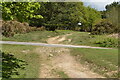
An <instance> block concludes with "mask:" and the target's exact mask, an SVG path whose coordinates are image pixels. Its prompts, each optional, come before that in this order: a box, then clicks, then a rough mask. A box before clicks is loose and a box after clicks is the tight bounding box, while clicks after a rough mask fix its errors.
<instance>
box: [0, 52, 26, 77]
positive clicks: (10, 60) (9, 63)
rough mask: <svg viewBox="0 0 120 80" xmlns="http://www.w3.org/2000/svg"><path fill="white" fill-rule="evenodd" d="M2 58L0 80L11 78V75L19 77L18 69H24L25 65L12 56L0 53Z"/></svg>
mask: <svg viewBox="0 0 120 80" xmlns="http://www.w3.org/2000/svg"><path fill="white" fill-rule="evenodd" d="M0 54H1V55H2V56H0V57H2V78H11V77H12V75H19V72H18V69H25V66H26V65H27V63H26V62H25V61H23V60H20V59H17V58H15V57H14V55H12V54H9V53H4V52H1V51H0Z"/></svg>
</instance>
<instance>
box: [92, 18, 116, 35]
mask: <svg viewBox="0 0 120 80" xmlns="http://www.w3.org/2000/svg"><path fill="white" fill-rule="evenodd" d="M114 31H115V29H114V26H113V25H112V23H110V22H108V21H107V20H101V21H100V22H99V23H97V24H96V25H95V26H94V28H93V31H92V32H91V34H96V35H101V34H106V33H113V32H114Z"/></svg>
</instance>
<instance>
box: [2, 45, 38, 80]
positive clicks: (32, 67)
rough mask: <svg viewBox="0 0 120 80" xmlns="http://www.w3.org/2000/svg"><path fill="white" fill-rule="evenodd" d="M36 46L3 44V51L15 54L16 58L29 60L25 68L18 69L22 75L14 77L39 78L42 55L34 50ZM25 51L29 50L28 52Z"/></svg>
mask: <svg viewBox="0 0 120 80" xmlns="http://www.w3.org/2000/svg"><path fill="white" fill-rule="evenodd" d="M35 48H36V46H23V45H2V51H3V52H6V53H11V54H13V55H14V56H15V57H16V58H18V59H21V60H24V61H26V62H27V64H28V65H26V68H25V70H18V71H19V73H20V75H18V76H12V77H13V78H38V76H39V68H40V55H38V54H37V53H35V52H34V49H35ZM24 51H29V52H28V53H26V52H24Z"/></svg>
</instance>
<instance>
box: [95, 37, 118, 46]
mask: <svg viewBox="0 0 120 80" xmlns="http://www.w3.org/2000/svg"><path fill="white" fill-rule="evenodd" d="M94 44H98V45H99V46H100V47H118V40H117V39H114V38H105V39H102V40H98V41H95V42H94Z"/></svg>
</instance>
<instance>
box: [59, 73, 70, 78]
mask: <svg viewBox="0 0 120 80" xmlns="http://www.w3.org/2000/svg"><path fill="white" fill-rule="evenodd" d="M57 74H58V75H59V76H60V78H69V77H68V75H67V74H65V72H63V71H57Z"/></svg>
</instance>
